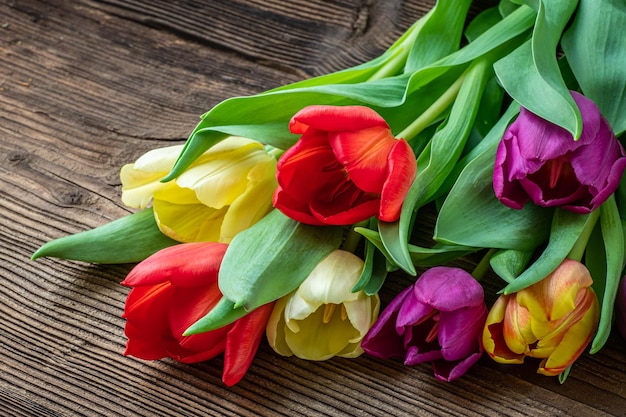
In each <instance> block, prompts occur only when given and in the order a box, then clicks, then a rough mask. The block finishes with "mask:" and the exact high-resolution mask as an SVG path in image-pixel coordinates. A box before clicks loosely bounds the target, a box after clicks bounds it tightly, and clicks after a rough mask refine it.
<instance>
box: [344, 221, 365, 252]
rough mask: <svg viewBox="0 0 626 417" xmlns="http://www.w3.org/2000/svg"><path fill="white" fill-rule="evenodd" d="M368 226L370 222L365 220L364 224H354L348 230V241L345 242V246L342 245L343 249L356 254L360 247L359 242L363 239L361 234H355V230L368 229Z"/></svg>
mask: <svg viewBox="0 0 626 417" xmlns="http://www.w3.org/2000/svg"><path fill="white" fill-rule="evenodd" d="M368 224H369V220H364V221H362V222H359V223H356V224H354V225H353V226H352V227H351V228H350V229H349V230H348V233H347V235H346V239H345V240H344V242H343V245H341V248H342V249H343V250H346V251H348V252H352V253H354V251H355V250H356V247H357V246H358V245H359V242H360V241H361V237H363V236H362V235H361V234H360V233H357V232H355V231H354V229H355V228H357V227H367V225H368Z"/></svg>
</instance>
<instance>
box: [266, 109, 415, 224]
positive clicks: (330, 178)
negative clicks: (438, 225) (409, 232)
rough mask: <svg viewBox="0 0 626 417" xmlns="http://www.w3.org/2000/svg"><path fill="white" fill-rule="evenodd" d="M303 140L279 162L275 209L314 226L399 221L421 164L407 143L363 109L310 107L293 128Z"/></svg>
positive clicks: (379, 118)
mask: <svg viewBox="0 0 626 417" xmlns="http://www.w3.org/2000/svg"><path fill="white" fill-rule="evenodd" d="M289 128H290V130H291V132H292V133H296V134H301V135H302V136H301V137H300V139H299V140H298V142H297V143H296V144H295V145H294V146H293V147H291V148H290V149H288V150H287V151H286V152H285V153H284V154H283V155H282V157H281V158H280V159H279V161H278V166H277V179H278V188H277V190H276V192H275V194H274V206H275V207H276V208H278V209H279V210H280V211H282V212H283V213H284V214H285V215H286V216H289V217H291V218H292V219H294V220H297V221H300V222H302V223H307V224H312V225H350V224H354V223H358V222H360V221H363V220H366V219H369V218H370V217H372V216H376V217H377V218H378V219H380V220H382V221H386V222H393V221H395V220H397V219H398V218H399V216H400V209H401V207H402V202H403V201H404V197H405V196H406V194H407V192H408V190H409V188H410V186H411V183H412V182H413V179H414V178H415V174H416V171H417V164H416V160H415V155H414V154H413V151H412V149H411V147H410V146H409V145H408V143H407V142H406V141H405V140H404V139H396V138H394V137H393V136H392V134H391V131H390V129H389V126H388V125H387V122H386V121H385V120H384V119H383V118H382V117H381V116H380V115H378V113H376V112H375V111H374V110H372V109H370V108H367V107H361V106H343V107H341V106H310V107H306V108H304V109H303V110H301V111H300V112H298V113H297V114H296V115H295V116H293V118H292V119H291V122H290V124H289Z"/></svg>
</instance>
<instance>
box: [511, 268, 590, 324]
mask: <svg viewBox="0 0 626 417" xmlns="http://www.w3.org/2000/svg"><path fill="white" fill-rule="evenodd" d="M592 283H593V279H592V278H591V275H590V274H589V270H588V269H587V268H586V267H585V265H583V264H582V263H580V262H578V261H574V260H571V259H565V260H564V261H563V262H562V263H561V264H560V265H559V266H558V267H557V268H556V269H555V270H554V271H553V272H552V273H551V274H550V275H548V276H547V277H546V278H544V279H543V280H541V281H540V282H539V283H537V284H536V285H532V286H530V287H528V288H526V289H524V290H522V291H520V292H518V293H517V300H518V303H519V304H520V305H522V306H524V307H526V308H528V310H530V312H531V314H532V315H533V317H535V318H537V319H539V320H542V321H550V320H558V319H560V318H561V317H563V316H564V315H565V314H569V313H570V312H571V311H572V310H574V308H575V307H576V297H577V295H578V292H579V291H580V289H581V288H587V287H590V286H591V284H592Z"/></svg>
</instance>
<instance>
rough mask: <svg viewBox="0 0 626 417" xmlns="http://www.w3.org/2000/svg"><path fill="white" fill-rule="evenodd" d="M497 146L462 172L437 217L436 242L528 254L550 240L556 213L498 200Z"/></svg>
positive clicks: (488, 148) (474, 160)
mask: <svg viewBox="0 0 626 417" xmlns="http://www.w3.org/2000/svg"><path fill="white" fill-rule="evenodd" d="M498 130H499V129H498ZM497 145H498V144H497V142H495V143H491V144H490V146H489V147H487V148H486V149H484V150H483V152H482V153H481V154H480V155H478V156H476V157H475V158H473V159H472V160H471V162H469V163H468V164H467V165H466V166H465V168H464V169H463V171H462V172H461V174H460V176H459V177H458V179H457V181H456V183H455V184H454V186H453V187H452V190H451V191H450V193H449V194H448V197H447V198H446V199H445V201H444V203H443V205H442V206H441V210H440V212H439V215H438V217H437V222H436V225H435V233H434V238H435V240H436V241H438V242H441V243H447V244H451V245H462V246H470V247H482V248H498V249H516V250H524V251H526V250H533V249H534V248H536V247H537V246H538V245H540V244H541V243H543V242H544V241H545V240H546V239H547V238H548V230H549V228H550V221H551V217H552V210H550V209H545V208H541V207H537V206H535V205H534V204H526V205H525V206H524V208H522V209H521V210H515V209H512V208H509V207H507V206H505V205H504V204H502V203H501V202H500V201H499V200H498V199H497V198H496V195H495V193H494V191H493V182H492V178H493V163H494V158H495V152H496V148H497Z"/></svg>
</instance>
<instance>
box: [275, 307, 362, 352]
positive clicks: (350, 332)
mask: <svg viewBox="0 0 626 417" xmlns="http://www.w3.org/2000/svg"><path fill="white" fill-rule="evenodd" d="M323 317H324V307H320V308H318V309H317V310H316V311H315V312H313V313H312V314H311V315H309V316H308V317H307V318H305V319H304V320H301V321H300V325H299V327H300V329H301V330H300V331H298V332H293V331H291V330H290V329H289V328H288V327H287V328H286V329H285V341H286V343H287V345H288V346H289V348H290V349H291V350H292V351H293V353H294V355H296V356H298V357H299V358H301V359H308V360H317V361H321V360H326V359H330V358H332V357H333V356H336V355H337V354H338V353H339V352H341V351H343V350H344V349H345V348H346V347H347V346H348V345H353V350H356V349H359V347H358V344H356V343H354V344H350V343H349V340H351V339H355V338H357V337H358V336H359V332H358V331H357V330H356V329H355V328H354V327H353V326H352V323H351V322H350V321H349V320H342V319H341V317H340V314H334V315H332V317H331V318H330V320H329V321H328V323H324V322H323Z"/></svg>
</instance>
